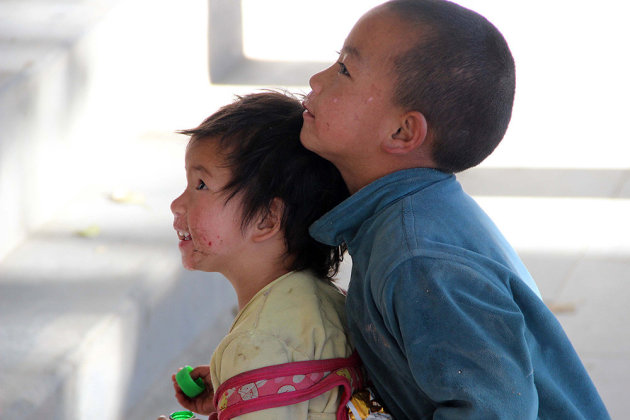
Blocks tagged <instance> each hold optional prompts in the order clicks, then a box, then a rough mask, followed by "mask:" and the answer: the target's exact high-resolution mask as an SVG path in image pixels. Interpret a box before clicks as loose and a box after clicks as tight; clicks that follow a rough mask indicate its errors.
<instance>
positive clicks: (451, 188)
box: [301, 0, 608, 420]
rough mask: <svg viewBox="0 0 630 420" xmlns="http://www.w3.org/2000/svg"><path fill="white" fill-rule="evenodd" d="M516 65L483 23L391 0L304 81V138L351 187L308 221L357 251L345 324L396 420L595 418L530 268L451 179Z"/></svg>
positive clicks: (593, 401)
mask: <svg viewBox="0 0 630 420" xmlns="http://www.w3.org/2000/svg"><path fill="white" fill-rule="evenodd" d="M514 80H515V78H514V62H513V59H512V56H511V53H510V51H509V48H508V46H507V44H506V42H505V40H504V39H503V37H502V35H501V34H500V33H499V32H498V31H497V30H496V28H494V27H493V26H492V25H491V24H490V23H489V22H488V21H487V20H485V19H484V18H483V17H481V16H479V15H477V14H476V13H474V12H472V11H469V10H467V9H465V8H463V7H461V6H458V5H456V4H454V3H451V2H447V1H442V0H394V1H390V2H387V3H384V4H382V5H380V6H378V7H376V8H374V9H372V10H371V11H369V12H368V13H366V14H365V15H364V16H363V17H362V18H361V19H360V20H359V21H358V22H357V24H356V25H355V26H354V28H353V29H352V31H351V32H350V34H349V35H348V38H347V39H346V41H345V44H344V47H343V49H342V50H341V52H340V56H339V61H338V62H337V63H335V64H334V65H333V66H332V67H330V68H329V69H326V70H324V71H322V72H321V73H318V74H316V75H314V76H313V77H312V78H311V80H310V85H311V88H312V91H311V93H310V94H309V95H308V96H307V97H306V99H305V101H304V105H305V108H306V111H305V113H304V126H303V128H302V133H301V140H302V143H303V144H304V145H305V146H306V147H307V148H308V149H310V150H312V151H314V152H316V153H318V154H319V155H321V156H322V157H325V158H326V159H328V160H330V161H331V162H332V163H334V164H335V166H336V167H337V168H338V169H339V170H340V172H341V174H342V176H343V178H344V180H345V182H346V185H347V186H348V188H349V190H350V192H351V193H352V194H353V195H352V196H351V197H350V198H349V199H347V200H346V201H344V202H343V203H342V204H340V205H339V206H337V207H336V208H335V209H333V210H332V211H331V212H329V213H328V214H326V215H325V216H324V217H322V218H321V219H320V220H318V221H317V222H316V223H315V224H314V225H313V226H312V227H311V230H310V232H311V235H313V237H315V238H316V239H317V240H319V241H321V242H323V243H327V244H329V245H335V244H340V243H344V242H345V243H346V244H347V246H348V250H349V252H350V255H351V256H352V260H353V267H352V276H351V281H350V286H349V290H348V296H347V300H346V315H347V318H348V328H349V331H350V336H351V338H352V341H353V344H354V345H355V346H356V347H357V350H358V352H359V355H360V356H361V358H362V360H363V362H364V364H365V366H366V368H367V371H368V376H369V377H370V379H371V381H372V382H373V385H374V387H375V390H376V392H377V394H378V397H379V398H380V399H381V401H382V402H383V403H384V405H385V407H386V409H387V410H388V412H390V413H391V414H392V415H393V416H394V418H396V419H397V420H401V419H414V420H416V419H425V418H436V419H437V418H440V419H453V418H458V419H459V418H466V419H490V418H503V419H535V418H552V419H604V418H608V414H607V412H606V409H605V407H604V406H603V403H602V401H601V399H600V397H599V395H598V393H597V391H596V389H595V388H594V386H593V384H592V382H591V380H590V378H589V377H588V375H587V373H586V371H585V369H584V367H583V365H582V363H581V361H580V360H579V358H578V356H577V354H576V353H575V351H574V349H573V347H572V346H571V344H570V342H569V340H568V339H567V337H566V335H565V334H564V332H563V331H562V328H561V327H560V325H559V323H558V322H557V320H556V319H555V317H554V316H553V315H552V313H551V312H550V311H549V310H548V309H547V308H546V307H545V305H544V304H543V302H542V300H541V298H540V293H539V291H538V289H537V287H536V284H535V283H534V281H533V280H532V278H531V276H530V275H529V273H528V272H527V270H526V269H525V267H524V266H523V264H522V262H521V261H520V260H519V258H518V257H517V255H516V253H515V251H514V250H513V249H512V248H511V247H510V245H509V244H508V243H507V242H506V240H505V239H504V238H503V236H502V235H501V234H500V232H499V231H498V230H497V228H496V227H495V225H494V224H493V223H492V222H491V221H490V219H489V218H488V217H487V215H485V214H484V213H483V211H482V210H481V209H480V208H479V207H478V206H477V205H476V203H475V202H474V201H473V200H472V199H471V198H470V197H469V196H468V195H466V194H465V193H464V192H463V191H462V190H461V187H460V185H459V184H458V182H457V181H456V179H455V176H454V175H453V173H455V172H458V171H462V170H464V169H467V168H470V167H473V166H475V165H477V164H478V163H480V162H481V161H482V160H483V159H484V158H485V157H487V156H488V155H489V154H490V153H491V152H492V151H493V150H494V148H495V147H496V146H497V144H498V143H499V142H500V141H501V139H502V138H503V135H504V133H505V130H506V129H507V126H508V123H509V120H510V117H511V111H512V103H513V98H514V86H515V82H514Z"/></svg>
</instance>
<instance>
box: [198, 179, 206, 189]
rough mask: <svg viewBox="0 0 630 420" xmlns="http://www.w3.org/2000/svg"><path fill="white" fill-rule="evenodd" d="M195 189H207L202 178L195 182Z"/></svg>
mask: <svg viewBox="0 0 630 420" xmlns="http://www.w3.org/2000/svg"><path fill="white" fill-rule="evenodd" d="M197 189H198V190H207V189H208V187H207V186H206V183H205V182H203V181H202V180H199V182H198V183H197Z"/></svg>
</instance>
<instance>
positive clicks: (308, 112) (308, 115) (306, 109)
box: [302, 101, 315, 118]
mask: <svg viewBox="0 0 630 420" xmlns="http://www.w3.org/2000/svg"><path fill="white" fill-rule="evenodd" d="M302 106H303V107H304V112H303V113H302V115H303V116H304V118H315V115H314V114H313V112H311V110H310V108H309V106H310V105H309V103H308V102H307V101H304V102H302Z"/></svg>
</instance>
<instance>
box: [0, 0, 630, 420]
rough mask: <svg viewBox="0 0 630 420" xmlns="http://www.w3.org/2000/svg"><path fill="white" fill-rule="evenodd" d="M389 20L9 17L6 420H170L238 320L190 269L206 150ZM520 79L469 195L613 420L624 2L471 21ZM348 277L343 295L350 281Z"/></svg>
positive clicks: (15, 5) (246, 12)
mask: <svg viewBox="0 0 630 420" xmlns="http://www.w3.org/2000/svg"><path fill="white" fill-rule="evenodd" d="M380 3H381V2H380V1H370V0H342V1H339V0H336V1H332V0H320V1H318V2H316V3H313V2H307V1H302V0H266V1H260V0H258V1H256V0H241V1H237V0H229V1H228V0H180V1H177V2H174V1H169V2H149V1H148V0H90V1H88V0H47V1H44V0H0V417H1V418H14V417H20V418H41V417H46V418H49V419H62V418H63V419H66V420H68V419H86V418H90V419H122V418H131V417H134V418H143V419H154V418H156V417H157V416H158V415H159V414H168V413H169V412H171V411H175V410H176V409H177V408H178V406H177V403H176V401H175V399H174V397H173V393H172V388H171V383H170V375H171V373H173V372H175V371H176V369H177V368H178V367H180V366H183V365H185V364H191V365H193V366H194V365H196V364H201V363H208V361H209V359H210V355H211V354H212V351H213V350H214V347H215V346H216V344H217V343H218V342H219V340H220V339H221V337H222V336H223V335H224V334H225V332H226V331H227V330H228V328H229V327H230V325H231V321H232V318H233V316H234V310H235V307H236V299H235V296H234V293H233V291H232V288H231V286H230V285H229V283H228V282H227V281H225V280H224V279H223V278H222V277H221V276H220V275H216V274H209V273H196V272H186V271H184V270H183V269H182V268H181V266H180V261H179V251H178V249H177V236H176V234H175V232H174V231H173V229H172V216H171V213H170V210H169V204H170V202H171V201H172V199H174V198H175V197H176V196H177V195H178V194H179V193H180V192H181V191H182V190H183V188H184V186H185V173H184V147H185V144H186V138H183V137H182V136H180V135H177V134H174V133H175V131H176V130H179V129H184V128H190V127H194V126H196V125H197V124H198V123H199V122H201V121H202V120H203V119H204V118H205V117H207V116H208V115H210V114H211V113H212V112H214V111H215V110H216V109H217V108H218V107H219V106H221V105H223V104H225V103H228V102H230V101H232V100H233V98H234V95H235V94H242V93H248V92H253V91H256V90H259V89H261V88H269V87H272V88H274V87H275V88H285V89H289V90H291V91H293V92H296V93H307V92H308V91H309V87H308V79H309V77H310V75H312V74H313V73H315V72H317V71H319V70H321V69H323V68H325V67H327V66H329V65H330V64H331V63H332V62H333V61H335V60H336V57H337V53H336V51H338V50H339V49H340V48H341V46H342V45H343V41H344V39H345V36H346V35H347V33H348V32H349V30H350V29H351V27H352V26H353V24H354V22H355V21H356V20H357V19H358V18H359V17H360V16H361V15H362V14H363V13H364V12H365V11H367V10H369V9H370V8H371V7H373V6H375V5H377V4H380ZM458 3H460V4H462V5H463V6H465V7H469V8H472V9H474V10H476V11H478V12H479V13H481V14H483V15H484V16H486V17H487V18H488V19H489V20H490V21H492V22H493V23H494V24H495V25H496V26H497V27H498V28H499V29H500V30H501V31H502V32H503V34H504V35H505V37H506V38H507V40H508V43H509V44H510V46H511V49H512V52H513V54H514V57H515V60H516V64H517V96H516V102H515V107H514V113H513V118H512V122H511V125H510V128H509V130H508V134H507V135H506V137H505V139H504V141H503V142H502V144H501V145H500V146H499V147H498V149H497V150H496V151H495V153H494V154H493V155H492V156H491V157H490V158H488V159H487V160H486V161H485V162H484V163H482V164H481V165H480V166H479V167H477V168H474V169H471V170H469V171H466V172H465V173H462V174H460V175H458V178H459V179H460V181H461V182H462V184H463V185H464V188H465V189H466V190H467V191H468V192H469V193H470V194H472V195H473V196H474V197H475V198H476V199H477V200H478V201H479V203H480V204H481V205H482V207H484V209H485V210H486V211H487V212H488V213H489V214H490V215H491V217H493V219H494V220H495V221H496V223H497V224H498V225H499V227H500V228H501V229H502V230H503V232H504V233H505V235H506V237H507V238H508V240H510V241H511V242H512V244H513V245H514V246H515V248H516V249H517V251H518V252H519V254H520V255H521V256H522V258H523V260H524V261H525V263H526V265H527V266H528V268H529V269H530V271H531V272H532V274H533V276H534V278H535V279H536V281H537V282H538V284H539V287H540V289H541V292H542V294H543V298H544V300H545V302H546V303H547V305H548V306H549V307H550V308H551V309H552V310H553V311H554V312H555V313H556V315H557V317H558V319H559V320H560V322H561V323H562V324H563V326H564V328H565V330H566V332H567V334H568V335H569V337H570V339H571V340H572V341H573V343H574V345H575V347H576V349H577V351H578V353H579V354H580V356H581V357H582V359H583V361H584V363H585V365H586V367H587V369H588V370H589V372H590V374H591V376H592V378H593V381H594V382H595V384H596V386H597V387H598V389H599V391H600V393H601V395H602V397H603V399H604V402H605V403H606V404H607V406H608V407H609V410H610V412H611V415H612V417H613V418H623V416H624V414H626V413H627V412H628V411H630V401H629V400H628V399H627V398H625V389H626V383H627V380H628V378H630V334H629V333H628V327H627V325H628V321H630V315H629V311H628V309H627V305H626V302H627V301H628V300H629V298H630V222H629V221H628V215H629V214H630V157H629V156H628V155H629V153H628V152H630V135H629V134H628V130H627V129H626V128H624V127H625V124H626V122H627V118H628V117H627V116H628V114H629V113H630V105H629V102H628V98H629V97H630V81H629V79H628V76H627V75H628V74H630V53H629V52H628V48H627V42H628V39H630V29H629V28H628V25H627V24H626V20H627V14H626V13H624V11H623V10H624V9H623V7H622V6H623V3H622V2H621V1H620V0H604V1H601V2H597V3H596V4H595V3H593V2H587V1H582V0H574V1H569V0H558V1H555V2H547V1H542V0H532V1H529V2H510V1H504V0H503V1H501V0H461V1H458ZM349 264H350V262H348V263H347V264H346V265H345V267H344V270H343V272H342V274H341V276H340V282H341V283H342V284H343V283H344V282H347V280H348V273H349Z"/></svg>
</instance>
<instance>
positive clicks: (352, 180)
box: [336, 159, 435, 194]
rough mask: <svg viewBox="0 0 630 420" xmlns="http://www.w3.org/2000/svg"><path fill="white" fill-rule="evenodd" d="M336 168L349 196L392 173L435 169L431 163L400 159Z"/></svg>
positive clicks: (342, 165) (338, 166) (341, 165)
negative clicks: (416, 169)
mask: <svg viewBox="0 0 630 420" xmlns="http://www.w3.org/2000/svg"><path fill="white" fill-rule="evenodd" d="M336 166H337V169H339V172H340V173H341V176H342V177H343V180H344V182H345V183H346V186H347V187H348V191H349V192H350V194H354V193H355V192H357V191H359V190H360V189H361V188H363V187H365V186H366V185H368V184H371V183H372V182H374V181H376V180H377V179H380V178H382V177H384V176H386V175H389V174H392V173H394V172H398V171H402V170H405V169H413V168H435V165H434V164H433V163H432V162H426V161H411V160H404V161H403V160H402V159H399V160H396V159H384V160H382V161H380V162H375V163H373V164H366V165H356V166H352V167H351V166H348V165H344V164H340V165H336Z"/></svg>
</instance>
